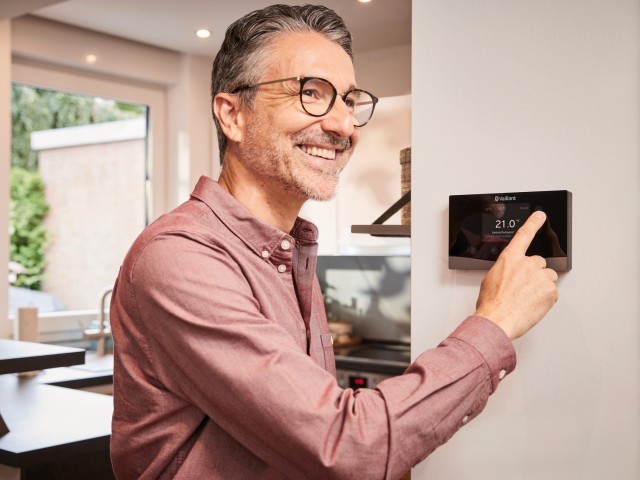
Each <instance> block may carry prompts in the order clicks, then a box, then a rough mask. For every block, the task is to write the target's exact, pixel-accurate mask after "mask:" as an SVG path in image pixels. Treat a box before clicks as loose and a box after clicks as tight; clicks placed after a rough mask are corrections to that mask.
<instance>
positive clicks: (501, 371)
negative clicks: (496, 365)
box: [498, 368, 507, 380]
mask: <svg viewBox="0 0 640 480" xmlns="http://www.w3.org/2000/svg"><path fill="white" fill-rule="evenodd" d="M506 374H507V371H506V370H505V369H504V368H503V369H502V370H500V373H499V374H498V378H499V379H500V380H502V379H503V378H504V377H505V375H506Z"/></svg>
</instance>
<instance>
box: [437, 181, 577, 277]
mask: <svg viewBox="0 0 640 480" xmlns="http://www.w3.org/2000/svg"><path fill="white" fill-rule="evenodd" d="M571 198H572V197H571V192H568V191H567V190H556V191H546V192H545V191H542V192H515V193H491V194H479V195H451V196H450V197H449V268H455V269H471V270H484V269H488V268H490V267H491V265H492V264H493V263H494V262H495V261H496V259H497V258H498V256H500V253H502V250H504V248H505V247H506V246H507V245H508V243H509V242H510V241H511V239H512V238H513V236H514V235H515V234H516V232H517V231H518V229H519V228H520V227H521V226H522V224H524V222H525V221H526V220H527V218H529V216H530V215H531V214H532V213H533V212H535V211H536V210H542V211H544V212H545V213H546V215H547V221H546V222H545V224H544V225H543V227H542V228H541V229H540V230H539V231H538V233H537V234H536V236H535V238H534V239H533V241H532V242H531V245H530V247H529V249H528V250H527V255H540V256H542V257H544V258H545V259H547V265H549V266H550V267H551V268H554V269H556V270H558V271H566V270H570V269H571Z"/></svg>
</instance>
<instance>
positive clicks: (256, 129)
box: [243, 115, 352, 201]
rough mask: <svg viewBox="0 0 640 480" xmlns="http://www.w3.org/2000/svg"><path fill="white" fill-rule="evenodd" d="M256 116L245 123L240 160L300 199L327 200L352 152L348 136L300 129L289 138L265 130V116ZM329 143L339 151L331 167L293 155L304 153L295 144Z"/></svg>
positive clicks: (266, 121) (336, 186)
mask: <svg viewBox="0 0 640 480" xmlns="http://www.w3.org/2000/svg"><path fill="white" fill-rule="evenodd" d="M261 117H262V116H261V115H256V118H255V120H254V121H253V122H251V124H248V125H247V142H246V148H245V150H244V156H243V161H244V163H245V165H246V166H247V167H249V168H251V170H252V171H253V172H254V173H255V174H256V175H259V176H262V177H264V178H266V179H270V180H272V181H274V182H277V183H278V185H279V187H280V188H281V189H283V191H285V192H287V193H290V194H293V195H296V196H297V197H298V198H300V199H302V200H318V201H326V200H331V199H332V198H333V197H334V196H335V194H336V191H337V188H338V181H339V179H340V173H341V172H342V170H343V169H344V167H345V166H346V165H347V163H348V161H349V158H350V156H351V153H352V149H351V142H350V141H349V140H348V139H336V138H334V137H331V136H329V135H327V134H323V133H316V132H310V131H301V132H298V133H297V134H295V135H293V136H292V137H291V138H290V139H287V138H286V137H284V136H280V135H278V134H277V133H275V132H273V131H271V130H269V129H268V125H269V122H268V120H267V119H266V118H261ZM318 143H319V144H327V143H329V144H332V145H334V146H336V147H338V148H339V149H341V150H342V152H341V153H337V157H336V160H335V166H332V167H331V168H317V167H312V166H310V165H309V164H308V163H307V162H305V161H304V160H302V159H300V158H296V157H297V155H298V154H299V155H304V154H303V153H302V151H301V150H299V149H298V148H297V147H296V145H302V144H312V145H313V144H318Z"/></svg>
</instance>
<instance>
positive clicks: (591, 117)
mask: <svg viewBox="0 0 640 480" xmlns="http://www.w3.org/2000/svg"><path fill="white" fill-rule="evenodd" d="M639 7H640V4H639V2H637V1H631V0H594V1H592V2H584V1H582V0H564V1H562V2H558V1H556V0H540V1H537V2H525V1H521V0H520V1H512V0H487V1H482V2H478V1H475V0H459V1H456V2H451V1H446V0H439V1H438V0H428V1H422V0H420V1H417V0H416V1H414V2H413V79H412V84H413V85H414V86H415V85H419V86H420V88H414V89H413V100H414V103H413V135H412V138H413V139H414V140H413V146H412V148H413V151H412V153H413V155H412V157H413V164H412V166H413V173H412V178H413V183H414V185H413V212H414V217H413V236H412V248H411V251H412V289H413V290H412V342H413V354H414V355H416V354H417V353H418V352H419V351H421V350H423V349H426V348H429V347H432V346H435V345H436V344H437V343H438V342H439V341H440V340H441V339H442V338H443V337H444V336H445V335H446V334H447V333H449V332H450V331H451V330H452V329H453V328H454V327H455V326H456V325H457V323H458V322H459V321H461V320H462V319H463V318H464V317H465V316H466V315H467V314H468V313H471V312H472V311H473V310H474V305H475V299H476V295H477V290H478V285H479V283H480V280H481V278H482V275H481V274H479V273H473V272H465V271H450V270H448V268H447V257H446V243H447V239H446V232H447V205H448V195H449V194H460V193H485V192H493V191H526V190H552V189H568V190H571V191H572V192H573V256H574V258H573V265H574V266H573V270H572V271H571V272H568V273H566V274H561V276H560V281H559V291H560V300H559V302H558V304H557V305H556V306H555V307H554V309H553V310H552V311H551V313H550V314H549V315H548V316H547V318H546V319H545V320H544V321H543V322H542V323H541V324H540V325H539V326H538V327H537V328H536V329H535V330H534V331H532V332H530V333H529V335H527V336H526V337H524V338H522V339H520V340H518V341H517V342H516V343H517V344H516V349H517V352H518V367H517V369H516V371H515V372H514V374H512V375H511V376H510V377H509V378H507V379H506V380H505V381H504V382H503V384H502V385H501V386H500V388H499V390H498V391H497V392H496V394H495V395H494V396H493V397H492V398H491V399H490V402H489V405H488V407H487V409H486V410H485V412H483V414H482V415H481V416H480V417H478V419H476V420H474V421H473V422H471V423H470V424H469V425H468V426H466V427H464V428H463V429H462V431H460V432H458V434H457V435H456V436H455V437H454V438H453V439H452V440H451V441H450V442H449V443H448V444H446V445H445V446H443V447H442V448H441V449H439V450H437V451H436V452H435V453H434V454H432V455H431V456H430V457H429V458H428V459H427V460H426V461H425V462H423V463H422V464H421V465H419V466H418V467H417V468H416V469H414V472H413V477H412V478H414V479H427V478H428V479H430V480H438V479H441V480H451V479H455V480H465V479H474V480H477V479H480V480H482V479H492V480H495V479H508V480H520V479H522V480H534V479H536V480H538V479H539V480H554V479H558V480H560V479H562V480H565V479H581V480H588V479H593V480H595V479H613V478H615V479H637V478H640V455H639V452H640V438H639V431H640V408H639V405H640V393H639V390H640V388H639V381H640V375H639V374H640V353H639V352H640V328H639V323H640V306H639V301H638V297H639V292H640V278H639V273H640V271H639V270H640V269H639V265H640V263H639V253H638V252H639V250H640V249H639V245H640V238H639V237H640V229H639V226H640V215H639V214H640V209H639V205H640V202H639V200H640V199H639V191H640V188H639V187H640V185H639V183H640V168H639V163H640V160H639V158H640V146H639V140H638V135H639V133H640V124H639V123H640V110H639V107H640V104H639V95H638V93H639V88H640V87H639V86H640V74H639V60H640V48H639V45H640V38H639V37H640V24H639V22H638V19H639V18H640V16H639V14H640V8H639ZM418 206H419V208H418ZM416 212H420V214H419V215H416Z"/></svg>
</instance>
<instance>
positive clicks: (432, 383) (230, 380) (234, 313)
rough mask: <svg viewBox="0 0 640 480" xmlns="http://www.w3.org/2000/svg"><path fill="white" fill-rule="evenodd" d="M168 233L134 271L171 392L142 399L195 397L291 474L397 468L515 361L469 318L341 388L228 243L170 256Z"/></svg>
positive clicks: (155, 367)
mask: <svg viewBox="0 0 640 480" xmlns="http://www.w3.org/2000/svg"><path fill="white" fill-rule="evenodd" d="M167 241H170V242H181V239H180V238H179V237H178V238H176V237H174V238H167V237H157V238H155V239H154V240H153V241H151V242H149V244H147V246H146V247H145V249H144V252H142V253H141V255H140V256H139V257H138V258H137V260H136V265H135V267H134V268H132V270H131V276H130V279H129V280H130V281H131V285H132V287H131V293H130V296H129V298H130V300H131V302H132V303H131V308H130V310H131V311H132V312H134V313H135V315H136V316H137V317H138V319H139V321H140V322H141V323H142V324H143V325H144V327H143V331H142V332H141V335H140V340H139V341H140V342H141V349H142V350H143V351H144V352H145V354H146V356H147V358H148V360H149V361H148V365H149V371H148V372H147V373H146V374H145V375H148V377H149V378H148V381H149V382H151V383H153V384H154V385H157V386H158V387H157V388H158V389H160V390H162V391H164V392H172V393H173V395H172V396H168V395H165V396H164V397H162V398H159V399H156V398H149V399H148V401H149V409H150V410H155V411H158V412H162V411H174V412H182V413H180V415H186V413H185V412H186V409H188V408H193V407H197V408H198V409H200V410H201V411H202V412H204V414H205V415H206V416H208V417H209V418H211V419H212V420H213V421H214V422H215V423H216V424H217V425H219V426H220V428H222V429H223V430H224V431H225V432H227V433H228V434H230V435H231V436H232V437H233V438H234V439H235V440H236V441H237V442H238V443H240V444H241V445H243V446H244V448H246V449H248V450H249V451H251V452H253V454H254V455H256V456H258V457H259V458H261V459H262V460H263V461H265V462H266V463H267V464H269V465H272V466H274V467H275V468H277V469H278V470H279V471H281V472H283V474H284V475H286V476H288V477H291V478H324V479H329V478H352V477H353V475H354V474H356V472H357V475H358V477H359V478H372V479H373V478H399V477H400V476H401V475H402V474H403V473H405V472H406V471H408V470H409V468H411V467H412V466H413V465H415V464H416V463H417V462H418V461H420V460H421V459H423V458H424V457H426V456H427V455H428V454H429V453H430V452H432V451H433V450H434V449H435V448H436V447H438V446H439V445H441V444H442V443H444V442H445V441H446V440H447V439H449V438H450V437H451V436H452V435H453V434H454V433H455V432H456V431H457V430H458V429H459V428H460V427H461V426H462V425H463V424H464V423H466V421H468V420H469V419H470V418H473V417H474V416H475V415H477V414H478V413H479V412H480V411H481V410H482V408H483V407H484V405H485V404H486V402H487V398H488V396H489V395H490V394H491V393H492V392H493V391H494V390H495V388H496V386H497V384H498V382H499V379H500V378H501V377H502V376H504V374H505V373H507V372H510V371H511V370H513V368H514V366H515V355H514V353H513V348H512V347H511V343H510V342H509V341H508V339H507V337H506V335H504V333H503V332H502V330H501V329H500V328H499V327H497V326H496V325H494V324H493V323H492V322H490V321H488V320H486V319H482V318H478V317H470V318H469V319H467V320H466V321H465V322H463V323H462V325H461V326H460V327H459V328H458V329H456V331H455V332H453V334H452V335H451V336H450V337H448V338H447V339H446V340H445V341H444V342H443V343H442V344H441V345H439V346H438V347H437V348H435V349H433V350H430V351H427V352H425V353H423V354H422V355H420V356H419V357H418V358H417V360H416V361H415V362H414V363H413V364H412V365H411V366H410V367H409V368H408V370H407V371H406V373H405V374H403V375H401V376H399V377H394V378H391V379H388V380H386V381H384V382H381V383H380V384H379V385H378V387H377V388H376V389H375V390H374V389H363V390H356V391H354V390H351V389H341V388H340V387H339V386H338V385H337V382H336V380H335V378H334V377H333V376H332V375H331V374H329V373H328V372H327V371H325V370H323V369H322V368H320V367H319V366H318V365H317V364H315V363H314V362H313V361H312V360H311V359H310V358H309V356H308V355H307V354H306V352H303V351H301V350H300V348H299V346H298V345H297V343H296V342H295V341H294V340H293V339H292V337H291V336H290V335H289V334H288V333H287V331H286V330H285V329H284V328H282V326H281V325H279V324H278V322H276V321H274V319H269V318H266V317H265V316H264V315H263V314H262V313H261V311H260V307H259V303H258V302H257V301H256V299H255V298H254V297H253V295H252V290H251V286H250V285H249V283H248V282H247V281H246V278H245V277H244V273H243V271H242V270H241V268H240V267H239V266H238V265H237V264H236V263H235V262H234V261H233V259H232V258H231V257H230V256H229V254H228V252H225V251H224V250H222V249H218V250H217V249H212V248H206V249H204V248H199V247H198V246H197V244H194V243H193V242H192V240H189V241H188V242H187V247H185V246H184V245H181V248H175V249H173V248H172V249H170V251H172V252H174V253H173V254H172V255H166V252H167V249H166V246H163V242H167ZM203 269H206V271H203ZM149 279H152V281H149ZM503 370H504V371H505V373H501V372H502V371H503ZM163 402H164V403H163Z"/></svg>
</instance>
